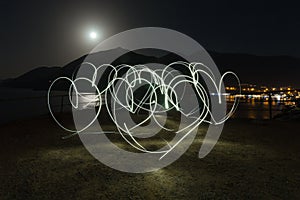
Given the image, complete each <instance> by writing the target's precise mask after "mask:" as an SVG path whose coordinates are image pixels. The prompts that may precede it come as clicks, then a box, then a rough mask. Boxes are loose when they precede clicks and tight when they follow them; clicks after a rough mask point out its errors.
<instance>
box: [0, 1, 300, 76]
mask: <svg viewBox="0 0 300 200" xmlns="http://www.w3.org/2000/svg"><path fill="white" fill-rule="evenodd" d="M196 2H197V3H196ZM249 2H251V3H245V1H235V2H234V1H225V0H223V1H219V2H213V1H208V0H207V1H195V3H191V2H189V1H168V2H167V1H162V0H160V1H153V0H152V1H111V0H107V1H102V0H99V1H74V0H73V1H57V2H56V1H12V0H2V1H1V46H2V47H1V68H0V79H5V78H9V77H16V76H18V75H20V74H22V73H24V72H27V71H29V70H31V69H33V68H35V67H38V66H63V65H64V64H66V63H68V62H70V61H72V60H74V59H76V58H78V57H80V56H82V55H84V54H86V53H88V52H89V51H90V50H91V49H92V48H93V47H94V46H95V45H96V44H97V42H95V41H91V40H89V38H88V37H87V35H88V32H89V31H91V30H96V31H97V32H98V34H99V37H100V38H99V41H100V40H101V39H104V38H106V37H109V36H112V35H113V34H116V33H118V32H120V31H124V30H127V29H131V28H136V27H144V26H160V27H165V28H171V29H175V30H178V31H180V32H183V33H185V34H187V35H189V36H191V37H192V38H194V39H196V40H197V41H198V42H199V43H200V44H201V45H202V46H203V47H204V48H206V49H207V50H212V51H216V52H221V53H248V54H255V55H289V56H295V57H299V58H300V12H299V6H298V5H296V4H295V3H291V2H288V1H278V2H276V1H270V2H263V1H257V2H256V3H253V1H249ZM99 41H98V42H99ZM299 68H300V67H299ZM299 68H298V69H295V70H296V72H297V73H300V69H299Z"/></svg>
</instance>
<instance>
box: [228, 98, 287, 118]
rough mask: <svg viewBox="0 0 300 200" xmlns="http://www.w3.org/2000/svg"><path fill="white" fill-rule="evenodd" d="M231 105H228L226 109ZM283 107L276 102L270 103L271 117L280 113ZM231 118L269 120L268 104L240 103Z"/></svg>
mask: <svg viewBox="0 0 300 200" xmlns="http://www.w3.org/2000/svg"><path fill="white" fill-rule="evenodd" d="M231 105H232V103H228V109H230V106H231ZM284 106H285V105H283V104H280V103H278V102H276V101H273V102H272V106H271V108H272V116H273V117H274V116H275V115H276V114H278V113H280V112H281V110H282V109H283V108H284ZM232 118H248V119H269V118H270V111H269V103H268V102H255V101H251V102H240V103H239V105H238V107H237V110H236V112H235V113H234V115H233V116H232Z"/></svg>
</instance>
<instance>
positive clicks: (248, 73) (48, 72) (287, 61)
mask: <svg viewBox="0 0 300 200" xmlns="http://www.w3.org/2000/svg"><path fill="white" fill-rule="evenodd" d="M149 52H150V53H149ZM113 54H116V55H121V56H120V57H118V58H117V59H115V60H114V61H113V62H112V63H111V64H112V65H114V66H117V65H119V64H128V65H136V64H146V63H161V64H165V65H166V64H170V63H172V62H175V61H185V60H184V59H183V58H182V57H180V56H178V55H176V54H174V53H169V52H164V51H162V50H157V51H155V50H151V51H150V50H149V51H147V50H146V51H145V50H144V51H140V50H138V51H135V52H133V51H128V50H126V49H122V48H117V49H111V50H107V51H100V52H96V53H93V54H89V55H84V56H81V57H80V58H78V59H76V60H74V61H72V62H70V63H68V64H67V65H65V66H63V67H58V66H53V67H45V66H43V67H38V68H35V69H33V70H31V71H29V72H27V73H25V74H23V75H21V76H19V77H17V78H11V79H6V80H2V81H1V82H0V86H4V87H13V88H30V89H35V90H47V89H48V88H49V86H50V84H51V82H52V81H53V80H55V79H56V78H58V77H61V76H65V77H69V78H72V76H74V74H75V73H76V72H77V70H78V69H79V67H80V66H81V64H82V63H83V62H84V61H88V62H91V63H93V64H94V65H95V66H98V65H99V64H101V63H97V62H98V61H101V62H103V63H105V60H106V59H107V56H108V55H113ZM209 54H210V56H211V57H212V59H213V60H214V62H215V63H216V65H217V66H218V68H219V69H220V71H221V72H225V71H228V70H232V71H234V72H236V73H237V74H238V76H239V77H240V79H241V81H242V82H243V83H252V84H266V85H273V86H277V85H276V82H277V83H278V84H280V85H282V84H283V83H284V85H292V86H299V84H300V83H299V84H298V83H297V82H295V81H297V80H298V79H299V78H298V74H297V73H294V72H293V70H295V69H297V68H299V67H300V59H299V58H295V57H289V56H256V55H249V54H234V53H217V52H209ZM103 63H102V64H103ZM178 70H180V68H179V67H178ZM106 73H108V71H107V72H106ZM183 73H187V72H183ZM103 77H106V76H105V75H104V76H103ZM103 81H107V80H105V78H104V79H102V82H103ZM297 84H298V85H297ZM68 87H69V84H68V83H61V84H58V85H57V87H56V89H59V90H66V89H68Z"/></svg>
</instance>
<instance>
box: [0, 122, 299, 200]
mask: <svg viewBox="0 0 300 200" xmlns="http://www.w3.org/2000/svg"><path fill="white" fill-rule="evenodd" d="M299 130H300V123H299V121H293V122H291V121H289V122H282V121H272V122H270V121H253V120H252V121H249V120H238V119H234V120H230V121H228V122H227V123H226V124H225V128H224V131H223V133H222V136H221V139H220V141H219V142H218V144H217V145H216V147H215V148H214V150H213V151H212V152H211V153H210V154H209V155H208V156H207V157H206V158H204V159H198V158H197V155H198V151H199V147H200V145H201V140H200V139H196V140H195V142H194V144H193V146H192V147H191V148H190V149H189V150H188V151H187V152H186V153H185V154H184V156H182V157H181V158H180V159H179V160H177V161H176V162H174V163H173V164H172V165H170V166H168V167H166V168H164V169H162V170H159V171H157V172H153V173H146V174H129V173H123V172H119V171H116V170H113V169H110V168H108V167H106V166H105V165H103V164H101V163H99V162H98V161H97V160H95V159H94V158H93V157H92V156H91V155H90V154H89V153H88V152H87V151H86V150H85V148H84V147H83V146H82V144H81V142H80V140H79V139H78V137H73V138H70V139H67V140H62V139H61V136H64V135H65V132H64V131H63V130H61V129H60V128H59V127H58V126H57V125H56V124H55V123H54V122H53V120H51V119H50V118H48V117H47V116H45V117H41V118H39V119H32V120H28V121H22V122H19V123H16V122H15V123H10V124H7V125H2V126H1V127H0V133H1V136H2V138H1V142H0V143H1V145H0V148H1V150H0V163H1V168H0V199H100V198H103V199H125V198H126V199H128V198H129V199H166V198H167V199H199V198H202V199H207V198H210V199H220V198H221V199H224V198H225V199H227V198H230V199H249V198H251V199H252V198H254V199H261V198H264V199H266V198H267V199H299V198H300V189H299V185H300V145H299V142H300V140H299V139H300V132H299ZM204 131H205V127H203V128H200V130H199V132H204Z"/></svg>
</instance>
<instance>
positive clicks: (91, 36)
mask: <svg viewBox="0 0 300 200" xmlns="http://www.w3.org/2000/svg"><path fill="white" fill-rule="evenodd" d="M97 36H98V35H97V33H96V32H94V31H93V32H90V38H91V39H96V38H97Z"/></svg>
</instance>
